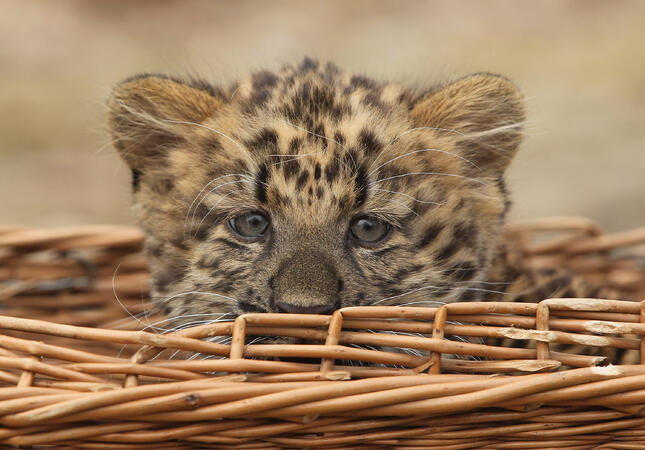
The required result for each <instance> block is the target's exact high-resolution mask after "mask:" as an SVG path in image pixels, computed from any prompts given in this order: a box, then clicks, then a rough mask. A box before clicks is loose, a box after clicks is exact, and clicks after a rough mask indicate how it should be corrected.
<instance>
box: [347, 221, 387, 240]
mask: <svg viewBox="0 0 645 450" xmlns="http://www.w3.org/2000/svg"><path fill="white" fill-rule="evenodd" d="M387 230H388V228H387V225H386V224H385V222H383V221H381V220H379V219H376V218H373V217H361V218H359V219H357V220H356V221H355V222H354V223H353V225H352V233H353V234H354V236H356V237H357V238H358V239H360V240H362V241H365V242H376V241H379V240H381V239H382V238H383V237H384V236H385V234H386V233H387Z"/></svg>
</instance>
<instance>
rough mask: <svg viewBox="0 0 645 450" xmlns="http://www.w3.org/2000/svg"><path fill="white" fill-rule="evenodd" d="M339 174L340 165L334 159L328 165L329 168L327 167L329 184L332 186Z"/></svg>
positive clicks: (326, 176) (326, 177) (326, 172)
mask: <svg viewBox="0 0 645 450" xmlns="http://www.w3.org/2000/svg"><path fill="white" fill-rule="evenodd" d="M339 172H340V165H339V164H338V160H337V159H336V158H334V159H332V160H331V161H330V163H329V164H327V167H325V179H326V180H327V183H329V184H331V183H332V182H333V181H334V180H335V179H336V177H337V176H338V173H339Z"/></svg>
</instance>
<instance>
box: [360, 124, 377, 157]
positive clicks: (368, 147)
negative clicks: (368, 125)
mask: <svg viewBox="0 0 645 450" xmlns="http://www.w3.org/2000/svg"><path fill="white" fill-rule="evenodd" d="M358 140H359V142H360V144H361V147H363V150H365V154H366V155H373V154H375V153H376V152H377V151H379V150H380V149H381V147H382V146H383V144H382V143H381V142H380V141H379V140H378V138H377V137H376V135H375V134H374V133H373V132H371V131H369V130H363V131H361V134H360V135H359V137H358Z"/></svg>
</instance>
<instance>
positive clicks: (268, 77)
mask: <svg viewBox="0 0 645 450" xmlns="http://www.w3.org/2000/svg"><path fill="white" fill-rule="evenodd" d="M277 82H278V77H277V76H276V75H275V74H273V73H271V72H269V71H268V70H263V71H261V72H257V73H255V74H254V75H253V89H256V90H257V89H268V88H272V87H274V86H275V85H276V83H277Z"/></svg>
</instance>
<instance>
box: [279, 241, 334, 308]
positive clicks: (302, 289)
mask: <svg viewBox="0 0 645 450" xmlns="http://www.w3.org/2000/svg"><path fill="white" fill-rule="evenodd" d="M272 289H273V294H274V298H275V304H274V308H275V310H277V311H278V312H284V313H291V314H331V313H332V312H333V311H334V310H336V309H337V308H338V306H339V304H340V296H339V293H340V290H341V289H342V282H341V281H340V280H339V277H338V274H337V272H336V268H335V267H334V264H333V262H332V261H330V259H328V258H327V257H326V256H325V255H323V254H321V253H319V252H316V251H312V250H304V251H299V252H296V253H294V254H292V255H291V256H290V257H289V258H287V259H286V260H284V261H283V262H282V264H281V265H280V268H279V269H278V271H277V273H276V275H275V279H274V283H273V284H272Z"/></svg>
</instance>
